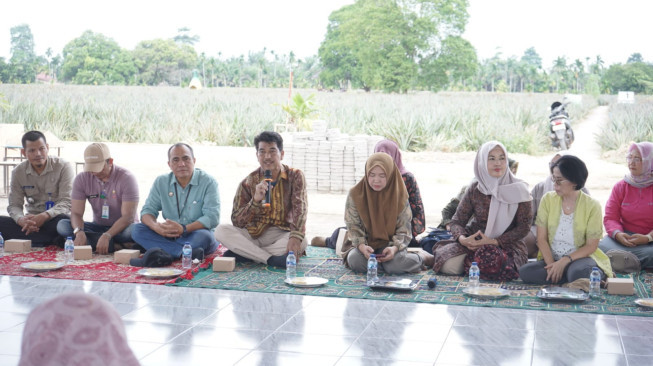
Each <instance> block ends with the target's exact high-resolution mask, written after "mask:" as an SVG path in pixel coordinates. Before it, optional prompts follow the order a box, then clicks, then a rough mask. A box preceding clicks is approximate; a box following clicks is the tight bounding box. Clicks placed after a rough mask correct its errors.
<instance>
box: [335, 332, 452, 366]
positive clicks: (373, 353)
mask: <svg viewBox="0 0 653 366" xmlns="http://www.w3.org/2000/svg"><path fill="white" fill-rule="evenodd" d="M441 347H442V343H439V342H433V341H430V340H421V341H413V340H404V339H401V338H395V337H394V336H393V335H392V334H388V337H387V338H359V339H357V340H356V341H355V342H354V344H353V345H352V346H351V348H349V350H348V351H347V353H345V357H363V358H376V359H381V360H395V361H410V362H430V363H433V362H435V359H436V357H437V355H438V353H439V352H440V348H441Z"/></svg>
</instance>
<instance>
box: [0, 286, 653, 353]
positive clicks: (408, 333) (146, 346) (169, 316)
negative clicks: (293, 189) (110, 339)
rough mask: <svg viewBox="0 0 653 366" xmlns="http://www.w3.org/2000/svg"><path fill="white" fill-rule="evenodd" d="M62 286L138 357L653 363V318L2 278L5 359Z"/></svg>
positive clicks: (0, 336) (0, 340) (0, 324)
mask: <svg viewBox="0 0 653 366" xmlns="http://www.w3.org/2000/svg"><path fill="white" fill-rule="evenodd" d="M67 291H86V292H89V293H94V294H97V295H99V296H100V297H102V298H104V299H106V300H107V301H109V302H111V303H112V304H114V305H115V306H116V308H117V309H118V311H119V312H120V314H122V316H123V319H124V322H125V327H126V329H127V335H128V338H129V343H130V345H131V347H132V349H133V350H134V353H135V354H136V356H137V357H138V358H139V359H140V360H141V363H142V364H143V365H153V366H166V365H193V364H198V363H199V362H202V363H203V364H215V365H282V366H286V365H303V366H305V365H311V366H318V365H339V366H340V365H483V366H485V365H518V366H523V365H537V366H540V365H601V366H603V365H605V366H609V365H630V366H636V365H653V347H651V345H653V318H641V317H621V316H610V315H593V314H575V313H556V312H549V311H532V310H529V311H526V310H509V309H492V308H482V307H460V306H446V305H432V304H414V303H401V302H387V301H376V300H356V299H340V298H325V297H310V296H294V295H279V294H265V293H253V292H240V291H225V290H211V289H191V288H178V287H166V286H153V285H139V284H123V283H107V282H89V281H71V280H51V279H43V278H28V277H8V276H0V345H2V347H0V365H16V364H17V363H18V358H19V355H20V338H21V334H22V330H23V324H24V322H25V319H26V317H27V314H28V313H29V311H30V310H31V309H33V308H34V307H35V306H37V305H38V304H40V303H41V302H43V301H45V300H47V299H49V298H51V297H53V296H56V295H57V294H61V293H64V292H67Z"/></svg>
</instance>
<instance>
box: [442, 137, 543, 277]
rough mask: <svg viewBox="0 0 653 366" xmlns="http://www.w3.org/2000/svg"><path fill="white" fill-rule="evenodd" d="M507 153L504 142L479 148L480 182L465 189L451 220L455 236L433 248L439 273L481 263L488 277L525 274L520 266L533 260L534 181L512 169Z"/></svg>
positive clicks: (476, 166) (476, 165) (477, 173)
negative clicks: (529, 242) (529, 238)
mask: <svg viewBox="0 0 653 366" xmlns="http://www.w3.org/2000/svg"><path fill="white" fill-rule="evenodd" d="M507 155H508V154H507V152H506V148H505V147H504V146H503V144H501V143H500V142H498V141H490V142H486V143H485V144H483V146H481V148H480V149H479V151H478V153H477V154H476V159H475V162H474V175H475V177H476V180H477V182H475V183H473V184H471V185H470V187H469V189H468V190H467V191H466V192H465V195H464V196H463V198H462V200H461V201H460V204H459V205H458V208H457V210H456V214H455V215H454V216H453V218H452V220H451V222H450V225H451V233H452V235H453V240H443V241H440V242H438V244H437V245H436V247H434V249H433V254H434V255H435V264H434V265H433V270H434V271H435V272H436V273H437V272H442V273H444V274H456V275H460V274H462V273H464V272H467V271H468V270H469V267H470V266H471V263H472V262H477V263H478V266H479V268H480V270H481V278H483V279H491V280H514V279H517V278H518V277H519V267H520V266H521V265H523V264H524V263H526V261H527V253H526V245H525V244H524V237H525V236H526V234H528V232H529V229H530V225H531V221H532V213H531V197H530V194H529V193H528V185H527V184H526V183H525V182H524V181H522V180H520V179H517V178H515V176H514V175H513V174H512V172H510V170H509V169H508V156H507ZM472 216H473V217H474V220H472V221H471V222H469V219H470V218H471V217H472ZM468 222H469V223H468Z"/></svg>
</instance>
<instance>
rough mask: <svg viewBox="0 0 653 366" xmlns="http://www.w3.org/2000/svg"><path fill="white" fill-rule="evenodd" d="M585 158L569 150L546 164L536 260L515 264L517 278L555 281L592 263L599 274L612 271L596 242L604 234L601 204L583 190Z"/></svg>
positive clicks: (580, 273) (582, 272) (573, 276)
mask: <svg viewBox="0 0 653 366" xmlns="http://www.w3.org/2000/svg"><path fill="white" fill-rule="evenodd" d="M587 176H588V171H587V166H586V165H585V163H584V162H583V161H582V160H580V159H579V158H577V157H575V156H573V155H565V156H563V157H561V158H560V159H559V160H558V161H557V162H556V163H554V164H553V166H552V168H551V179H552V181H553V183H554V189H555V191H553V192H548V193H546V194H545V195H544V197H542V200H541V201H540V206H539V208H538V213H537V219H536V220H535V225H536V226H537V247H538V249H539V251H540V252H539V254H538V257H537V259H538V261H536V262H531V263H528V264H526V265H524V266H522V267H521V268H520V269H519V276H520V277H521V279H522V281H524V282H526V283H534V284H559V283H566V282H573V281H575V280H577V279H579V278H589V275H590V273H591V272H592V268H593V267H597V266H598V267H599V271H600V272H601V277H602V278H605V277H606V276H607V277H612V276H613V274H612V268H611V267H610V260H609V259H608V257H607V256H606V255H605V253H603V251H601V249H599V248H598V245H599V240H600V239H601V236H602V235H603V226H602V221H601V216H602V214H601V211H602V210H601V204H600V203H599V202H598V201H597V200H595V199H593V198H591V197H590V196H588V195H587V194H585V193H583V192H582V191H581V189H582V188H583V187H584V186H585V182H586V181H587Z"/></svg>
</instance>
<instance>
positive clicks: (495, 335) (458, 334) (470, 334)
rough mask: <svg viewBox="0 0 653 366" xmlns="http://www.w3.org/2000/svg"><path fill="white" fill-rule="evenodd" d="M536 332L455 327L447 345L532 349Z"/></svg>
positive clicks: (450, 333)
mask: <svg viewBox="0 0 653 366" xmlns="http://www.w3.org/2000/svg"><path fill="white" fill-rule="evenodd" d="M534 339H535V332H534V331H532V330H525V329H506V328H499V329H493V328H477V327H473V326H453V327H452V328H451V331H450V332H449V337H447V340H446V343H455V344H476V345H487V346H498V347H501V346H505V345H510V346H511V347H517V348H529V349H530V348H531V347H533V341H534Z"/></svg>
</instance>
